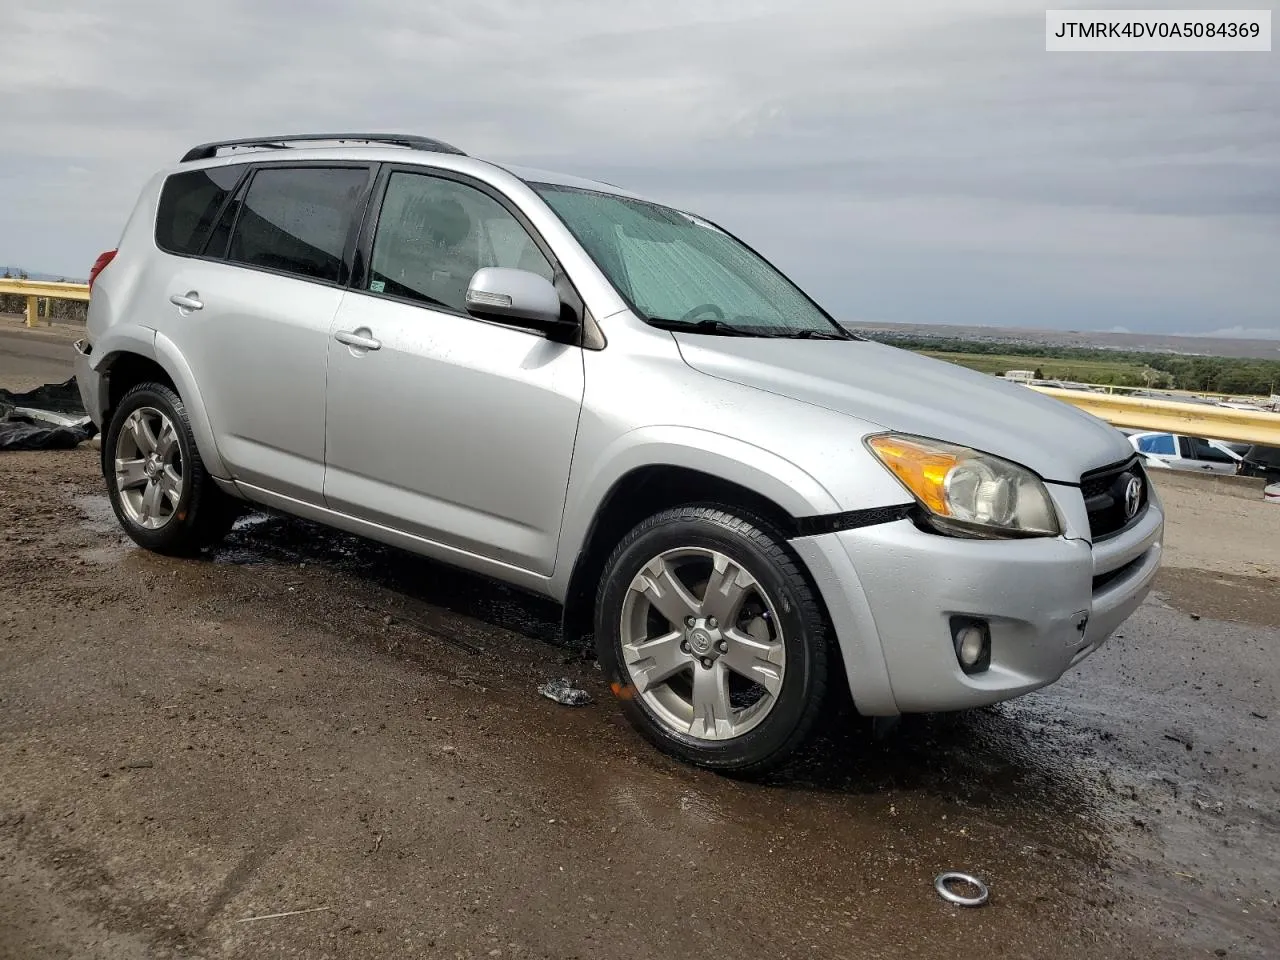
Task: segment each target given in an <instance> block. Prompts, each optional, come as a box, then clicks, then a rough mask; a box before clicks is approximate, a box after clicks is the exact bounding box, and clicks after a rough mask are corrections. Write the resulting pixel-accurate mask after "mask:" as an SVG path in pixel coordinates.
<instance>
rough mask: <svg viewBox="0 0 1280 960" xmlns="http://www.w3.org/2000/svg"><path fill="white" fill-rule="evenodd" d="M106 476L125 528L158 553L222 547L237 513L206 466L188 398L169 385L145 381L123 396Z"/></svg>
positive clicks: (105, 453) (110, 433) (106, 451)
mask: <svg viewBox="0 0 1280 960" xmlns="http://www.w3.org/2000/svg"><path fill="white" fill-rule="evenodd" d="M102 472H103V475H104V477H105V478H106V481H107V491H108V494H109V496H110V498H111V506H112V508H113V509H114V510H115V514H116V518H117V519H118V520H119V521H120V525H121V526H122V527H124V530H125V532H126V533H127V534H129V536H130V537H131V538H132V539H133V540H134V541H135V542H136V543H138V544H139V545H140V546H143V547H146V548H147V549H148V550H154V551H156V552H157V553H169V554H187V553H193V552H195V551H197V550H199V549H200V548H201V547H205V546H209V545H210V544H213V543H216V542H217V541H218V540H220V539H222V537H223V536H225V535H226V532H227V531H228V530H229V529H230V528H231V524H232V522H233V521H234V520H235V517H236V513H237V512H238V511H237V510H236V504H235V501H233V500H232V499H231V498H230V497H228V496H227V495H226V494H224V493H223V492H222V491H221V490H219V489H218V487H217V484H216V483H214V481H213V478H212V477H210V476H209V474H208V473H207V472H206V471H205V469H204V462H203V461H202V460H201V459H200V451H199V450H198V449H197V448H196V442H195V437H194V436H193V435H192V433H191V425H190V423H189V422H188V420H187V411H186V407H185V406H183V403H182V399H181V398H180V397H179V396H178V395H177V394H176V393H175V392H174V391H173V390H171V389H170V388H169V387H167V386H165V385H164V384H159V383H143V384H139V385H138V386H136V387H134V388H133V389H131V390H130V391H129V392H128V393H126V394H125V395H124V397H123V398H122V399H121V401H120V403H119V405H118V406H117V407H116V409H115V411H114V413H113V414H112V416H111V422H110V424H109V425H108V427H107V433H106V436H105V437H104V438H103V443H102Z"/></svg>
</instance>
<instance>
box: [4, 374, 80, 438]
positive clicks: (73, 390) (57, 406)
mask: <svg viewBox="0 0 1280 960" xmlns="http://www.w3.org/2000/svg"><path fill="white" fill-rule="evenodd" d="M15 408H17V409H29V410H34V411H48V412H49V413H54V414H60V415H61V416H62V417H63V418H66V417H80V418H83V419H82V420H80V421H79V422H74V423H70V424H61V423H50V422H48V421H44V420H41V419H40V418H39V417H36V416H29V415H26V414H22V413H16V412H15ZM97 432H98V428H97V427H95V426H94V425H93V422H92V421H91V420H89V419H88V417H87V415H86V414H85V412H84V406H83V405H82V404H81V402H80V391H79V389H78V388H77V387H76V378H75V377H72V378H71V379H70V380H67V381H66V382H64V383H46V384H44V385H43V386H39V387H36V388H35V389H34V390H28V391H27V392H26V393H13V392H11V391H9V390H0V450H69V449H71V448H72V447H74V446H77V445H78V444H81V443H84V441H86V440H88V439H90V438H91V437H92V436H93V435H94V434H95V433H97Z"/></svg>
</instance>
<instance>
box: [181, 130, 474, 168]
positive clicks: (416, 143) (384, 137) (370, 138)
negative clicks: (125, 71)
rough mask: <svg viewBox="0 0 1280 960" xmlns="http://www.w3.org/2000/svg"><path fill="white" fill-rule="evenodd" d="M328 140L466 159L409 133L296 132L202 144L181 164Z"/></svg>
mask: <svg viewBox="0 0 1280 960" xmlns="http://www.w3.org/2000/svg"><path fill="white" fill-rule="evenodd" d="M327 140H334V141H342V140H357V141H360V142H361V143H388V144H392V145H393V146H397V147H408V148H409V149H410V150H429V151H431V152H433V153H454V154H457V155H458V156H464V157H465V156H466V154H465V153H463V152H462V151H461V150H459V149H458V148H457V147H455V146H453V145H452V144H448V143H445V142H444V141H443V140H432V139H431V138H430V137H419V136H414V135H413V134H408V133H299V134H292V135H286V136H280V137H248V138H246V139H244V140H218V141H215V142H213V143H202V144H200V145H199V146H196V147H192V148H191V149H190V150H188V151H187V152H186V153H185V154H183V156H182V162H183V163H190V162H191V161H192V160H209V159H211V158H213V157H216V156H217V155H218V151H219V150H224V149H227V148H230V147H266V148H268V149H272V150H284V149H287V148H288V146H289V144H291V143H308V142H316V141H327Z"/></svg>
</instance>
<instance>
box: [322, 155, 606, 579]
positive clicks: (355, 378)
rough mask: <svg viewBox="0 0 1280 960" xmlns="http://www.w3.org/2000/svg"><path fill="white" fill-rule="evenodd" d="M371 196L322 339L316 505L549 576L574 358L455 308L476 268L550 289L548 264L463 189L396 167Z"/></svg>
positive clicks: (564, 348) (574, 422) (502, 213)
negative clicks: (368, 230) (322, 446)
mask: <svg viewBox="0 0 1280 960" xmlns="http://www.w3.org/2000/svg"><path fill="white" fill-rule="evenodd" d="M376 192H377V191H376ZM380 192H381V193H382V195H383V200H382V203H381V210H380V213H379V215H378V219H377V226H376V230H375V231H374V232H373V236H372V244H371V249H370V250H369V255H368V268H367V269H366V270H364V271H362V274H361V276H360V277H358V279H357V282H359V283H360V286H361V288H360V289H352V290H350V291H348V293H347V294H346V295H345V297H344V298H343V300H342V303H341V305H340V306H339V308H338V312H337V315H336V317H335V318H334V322H333V325H332V330H331V331H330V332H331V336H330V339H329V380H328V393H327V402H326V408H327V427H326V447H327V449H326V464H325V479H324V495H325V500H326V502H327V504H328V506H329V507H330V508H331V509H333V510H338V511H341V512H343V513H347V514H350V515H352V516H355V517H359V518H362V519H365V520H369V521H372V522H374V523H378V524H380V525H383V526H386V527H390V528H392V529H395V530H400V531H403V532H405V533H410V534H413V535H415V536H419V537H422V538H425V539H427V540H429V541H433V542H435V543H437V544H441V545H443V546H444V547H446V548H449V549H450V550H460V551H463V552H466V553H469V554H472V555H475V556H478V557H482V558H485V559H487V560H490V561H497V562H499V563H503V564H508V565H511V566H515V567H518V568H520V569H523V570H528V571H531V572H533V573H537V574H539V575H543V576H547V575H550V573H551V571H552V568H553V566H554V563H555V555H556V545H557V542H558V539H559V534H560V522H561V519H562V517H563V513H564V499H565V491H566V488H567V486H568V480H569V466H570V461H571V459H572V456H573V444H574V439H575V437H576V434H577V428H578V415H579V412H580V410H581V406H582V393H583V383H584V377H583V358H582V351H581V348H579V347H576V346H569V345H565V344H560V343H552V342H551V341H549V340H547V339H546V338H545V337H543V336H542V335H540V334H537V333H532V332H527V331H523V330H518V329H513V328H511V327H506V326H502V325H499V324H495V323H489V322H485V321H480V320H475V319H473V318H471V317H470V316H468V315H467V314H466V312H465V311H464V309H463V298H464V295H465V293H466V288H467V285H468V282H469V281H470V278H471V276H472V274H473V273H474V272H475V271H476V270H478V269H479V268H481V267H486V266H501V267H519V268H522V269H526V270H533V271H535V272H538V273H541V274H542V275H543V276H546V277H547V278H548V279H550V278H551V277H552V274H553V270H552V267H551V265H550V263H549V262H548V261H547V258H546V257H545V256H544V255H543V253H542V252H541V251H540V250H539V248H538V246H537V245H536V244H535V243H534V242H533V240H532V239H531V238H530V236H529V234H528V233H527V232H526V231H525V228H524V227H523V226H522V225H521V224H520V222H519V221H518V220H517V219H516V218H515V217H514V216H513V214H512V213H511V212H510V211H509V210H508V209H507V208H506V206H505V205H504V204H503V203H501V202H499V200H498V199H496V198H495V197H494V196H493V195H490V194H489V193H487V192H483V191H482V190H480V189H478V188H476V187H475V186H471V185H469V184H466V183H462V182H460V181H458V180H454V179H447V178H444V177H437V176H433V175H430V174H423V173H414V172H409V171H394V172H391V173H390V174H389V175H387V176H386V177H385V180H384V184H383V186H382V187H381V190H380Z"/></svg>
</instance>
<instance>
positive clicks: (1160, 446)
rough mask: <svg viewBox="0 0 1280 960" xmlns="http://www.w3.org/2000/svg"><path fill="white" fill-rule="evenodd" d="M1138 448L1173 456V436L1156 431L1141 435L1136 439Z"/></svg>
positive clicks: (1143, 450) (1144, 451) (1145, 451)
mask: <svg viewBox="0 0 1280 960" xmlns="http://www.w3.org/2000/svg"><path fill="white" fill-rule="evenodd" d="M1138 449H1139V450H1141V451H1142V452H1143V453H1164V454H1168V455H1169V456H1173V454H1174V449H1173V437H1171V436H1169V434H1167V433H1157V434H1153V435H1152V436H1149V437H1143V438H1142V439H1140V440H1139V441H1138Z"/></svg>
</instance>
